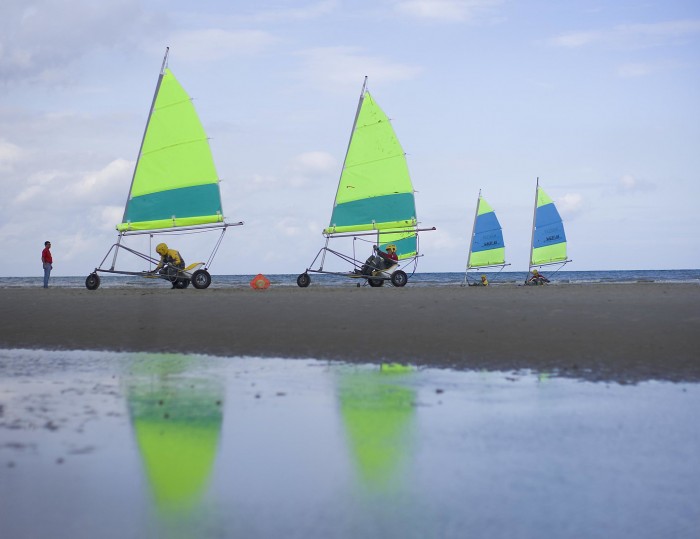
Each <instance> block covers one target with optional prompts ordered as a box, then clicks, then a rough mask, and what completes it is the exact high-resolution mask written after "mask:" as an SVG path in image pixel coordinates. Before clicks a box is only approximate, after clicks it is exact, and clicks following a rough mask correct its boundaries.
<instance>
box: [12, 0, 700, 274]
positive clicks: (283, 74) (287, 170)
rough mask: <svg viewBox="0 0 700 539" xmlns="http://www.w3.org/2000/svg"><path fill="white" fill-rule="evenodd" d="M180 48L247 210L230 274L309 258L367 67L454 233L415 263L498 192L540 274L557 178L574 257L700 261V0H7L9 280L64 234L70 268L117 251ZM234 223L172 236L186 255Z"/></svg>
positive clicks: (423, 211) (506, 228) (520, 246)
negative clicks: (546, 212) (156, 104)
mask: <svg viewBox="0 0 700 539" xmlns="http://www.w3.org/2000/svg"><path fill="white" fill-rule="evenodd" d="M166 47H170V56H169V67H170V69H171V70H172V71H173V73H174V74H175V76H176V77H177V78H178V80H179V81H180V83H181V84H182V85H183V87H184V88H185V89H186V90H187V92H188V93H189V94H190V96H192V98H193V102H194V105H195V108H196V110H197V112H198V114H199V117H200V120H201V122H202V124H203V126H204V129H205V130H206V132H207V135H208V136H209V137H210V145H211V149H212V153H213V156H214V161H215V163H216V167H217V171H218V174H219V176H220V178H221V192H222V203H223V209H224V213H225V215H226V218H227V220H228V221H230V222H237V221H244V222H245V225H244V226H240V227H232V228H229V229H228V230H227V232H226V235H225V237H224V240H223V242H222V245H221V248H220V249H219V251H218V253H217V256H216V258H215V260H214V262H213V264H212V266H211V272H212V273H213V274H255V273H258V272H261V273H266V274H279V273H293V274H295V273H300V272H303V271H304V270H305V269H306V268H307V267H309V265H310V264H311V262H312V260H313V258H314V257H315V256H316V254H317V252H318V250H319V249H320V248H321V247H322V246H323V244H324V238H323V236H322V234H321V232H322V230H323V228H324V227H325V226H327V225H328V223H329V219H330V216H331V211H332V206H333V200H334V196H335V192H336V188H337V185H338V179H339V177H340V172H341V167H342V163H343V158H344V156H345V151H346V149H347V144H348V140H349V136H350V130H351V128H352V123H353V119H354V115H355V110H356V107H357V102H358V98H359V95H360V90H361V88H362V82H363V79H364V77H365V76H367V77H368V88H369V90H370V92H371V93H372V96H373V97H374V99H375V100H376V102H377V103H379V105H380V106H381V107H382V109H383V110H384V111H385V112H386V114H387V115H388V116H389V118H390V119H391V121H392V125H393V127H394V130H395V131H396V134H397V136H398V138H399V140H400V141H401V144H402V146H403V148H404V151H405V152H406V154H407V160H408V167H409V170H410V173H411V178H412V181H413V186H414V189H415V191H416V206H417V213H418V219H419V221H420V222H421V226H424V227H432V226H435V227H436V228H437V230H436V231H434V232H427V233H425V234H422V235H421V239H420V248H421V253H422V254H423V255H424V256H423V257H422V258H421V259H420V261H419V266H418V270H419V271H426V272H431V271H463V270H464V267H465V265H466V261H467V251H468V246H469V242H470V236H471V229H472V225H473V220H474V211H475V207H476V201H477V197H478V194H479V191H480V190H481V192H482V195H483V196H484V198H485V199H486V200H487V201H488V202H489V204H490V205H491V206H493V208H494V209H495V211H496V214H497V215H498V218H499V220H500V222H501V225H502V227H503V235H504V240H505V244H506V258H507V261H508V262H510V263H511V264H512V265H511V266H510V268H509V269H512V270H526V269H527V264H528V257H529V248H530V237H531V226H532V212H533V205H534V194H535V185H536V181H537V178H539V182H540V185H541V186H542V187H543V188H544V189H545V190H546V192H547V193H548V194H549V195H550V197H551V198H552V199H553V200H554V201H555V203H556V205H557V207H558V209H559V212H560V214H561V215H562V218H563V219H564V226H565V229H566V235H567V238H568V247H569V256H570V257H571V259H572V260H573V262H572V263H571V264H569V265H568V266H567V268H566V269H570V270H580V271H585V270H616V269H621V270H624V269H682V268H698V267H700V234H699V233H698V232H699V231H700V211H699V209H698V205H699V204H700V151H699V150H700V144H699V143H700V3H698V2H697V1H694V0H686V1H680V0H665V1H633V0H570V1H567V2H552V1H542V0H520V1H515V0H368V1H365V0H308V1H306V0H294V1H291V0H260V1H256V2H231V1H211V2H184V1H180V0H168V1H165V0H144V1H139V0H100V1H99V2H94V1H90V0H60V1H54V0H39V1H31V0H3V2H2V4H0V191H1V192H2V194H1V195H0V252H2V253H3V255H4V257H5V260H6V261H8V262H9V264H8V265H6V266H4V267H3V268H2V269H0V276H35V275H36V276H38V275H41V274H42V269H41V261H40V253H41V250H42V249H43V244H44V241H45V240H50V241H51V242H52V253H53V256H54V261H55V262H54V272H53V275H56V276H73V275H87V274H88V273H90V272H91V271H92V270H93V269H94V268H95V267H97V266H98V265H99V264H100V262H101V260H102V259H103V258H104V257H105V255H106V254H107V252H108V250H109V249H110V247H111V245H112V244H113V243H114V242H115V241H116V239H117V233H116V230H115V225H116V224H117V223H119V222H120V221H121V217H122V214H123V211H124V204H125V202H126V198H127V196H128V190H129V186H130V183H131V177H132V174H133V168H134V165H135V162H136V158H137V155H138V150H139V146H140V143H141V138H142V136H143V130H144V126H145V123H146V119H147V117H148V109H149V107H150V104H151V100H152V98H153V92H154V89H155V84H156V82H157V78H158V73H159V70H160V66H161V62H162V59H163V55H164V52H165V48H166ZM217 239H218V235H217V234H216V233H213V235H212V236H211V237H209V235H197V236H196V237H193V236H187V237H173V238H167V239H166V241H167V242H168V243H169V244H170V246H171V247H174V248H176V249H178V250H179V251H180V252H181V253H182V255H183V257H184V259H185V260H186V261H187V262H188V263H189V262H194V261H195V260H196V259H200V260H206V259H207V258H208V256H209V253H210V251H211V249H212V248H213V246H214V244H215V242H216V240H217ZM129 241H130V242H133V243H128V245H130V246H131V247H133V248H136V249H138V250H146V251H148V250H149V249H150V250H151V251H152V250H153V248H154V247H155V243H156V242H157V240H153V242H151V241H150V239H149V238H148V236H145V237H138V238H134V239H133V240H131V239H130V240H129ZM356 247H357V252H356V256H357V258H361V259H364V258H366V255H368V254H369V250H370V248H371V247H370V246H369V244H365V243H356ZM348 248H350V247H348ZM122 256H123V255H120V257H122ZM123 263H124V264H125V265H124V267H125V268H127V267H128V268H129V269H132V268H133V269H144V268H141V267H140V264H141V263H140V262H137V261H132V260H131V259H130V258H129V257H127V259H126V260H123ZM121 264H122V258H120V265H121ZM329 269H335V268H329Z"/></svg>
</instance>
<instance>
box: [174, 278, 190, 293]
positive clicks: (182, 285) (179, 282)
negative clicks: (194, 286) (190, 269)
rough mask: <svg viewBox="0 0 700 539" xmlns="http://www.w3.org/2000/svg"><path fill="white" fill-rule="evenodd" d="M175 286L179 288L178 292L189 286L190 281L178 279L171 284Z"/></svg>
mask: <svg viewBox="0 0 700 539" xmlns="http://www.w3.org/2000/svg"><path fill="white" fill-rule="evenodd" d="M173 284H174V285H175V288H179V289H180V290H184V289H185V288H187V287H188V286H190V280H189V279H178V280H177V281H175V282H174V283H173Z"/></svg>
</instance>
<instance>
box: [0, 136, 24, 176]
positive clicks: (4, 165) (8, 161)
mask: <svg viewBox="0 0 700 539" xmlns="http://www.w3.org/2000/svg"><path fill="white" fill-rule="evenodd" d="M25 155H26V152H25V151H24V150H22V148H20V147H19V146H17V145H16V144H12V143H11V142H7V141H5V140H3V139H0V172H2V171H9V170H12V169H13V168H14V166H15V164H16V163H18V162H19V161H21V160H22V159H23V157H24V156H25Z"/></svg>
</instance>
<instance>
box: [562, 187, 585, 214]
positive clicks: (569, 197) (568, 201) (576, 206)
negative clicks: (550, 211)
mask: <svg viewBox="0 0 700 539" xmlns="http://www.w3.org/2000/svg"><path fill="white" fill-rule="evenodd" d="M557 208H558V209H559V211H560V212H561V213H563V214H564V215H568V216H572V215H575V214H577V213H578V212H580V211H581V209H582V208H583V196H582V195H581V194H580V193H566V194H564V195H563V196H562V197H560V198H559V199H557Z"/></svg>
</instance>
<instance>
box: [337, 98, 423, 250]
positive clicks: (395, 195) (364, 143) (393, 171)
mask: <svg viewBox="0 0 700 539" xmlns="http://www.w3.org/2000/svg"><path fill="white" fill-rule="evenodd" d="M416 224H417V221H416V206H415V201H414V196H413V185H412V184H411V178H410V176H409V173H408V166H407V164H406V156H405V154H404V151H403V148H402V147H401V144H400V143H399V140H398V139H397V138H396V133H394V129H393V127H392V126H391V122H390V121H389V118H387V116H386V114H384V111H382V109H381V108H380V107H379V105H378V104H377V103H376V101H374V99H373V98H372V96H371V95H370V93H369V92H368V91H364V90H363V92H362V96H361V97H360V103H359V105H358V112H357V116H356V119H355V125H354V126H353V131H352V136H351V138H350V144H349V145H348V150H347V154H346V156H345V162H344V164H343V171H342V174H341V176H340V182H339V184H338V192H337V193H336V197H335V204H334V207H333V214H332V216H331V220H330V224H329V225H328V227H327V228H326V229H325V230H324V234H334V233H341V232H361V231H369V230H391V229H394V230H396V229H406V228H409V227H415V226H416ZM380 241H381V240H380ZM409 250H412V251H414V252H415V247H414V248H413V249H409Z"/></svg>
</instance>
